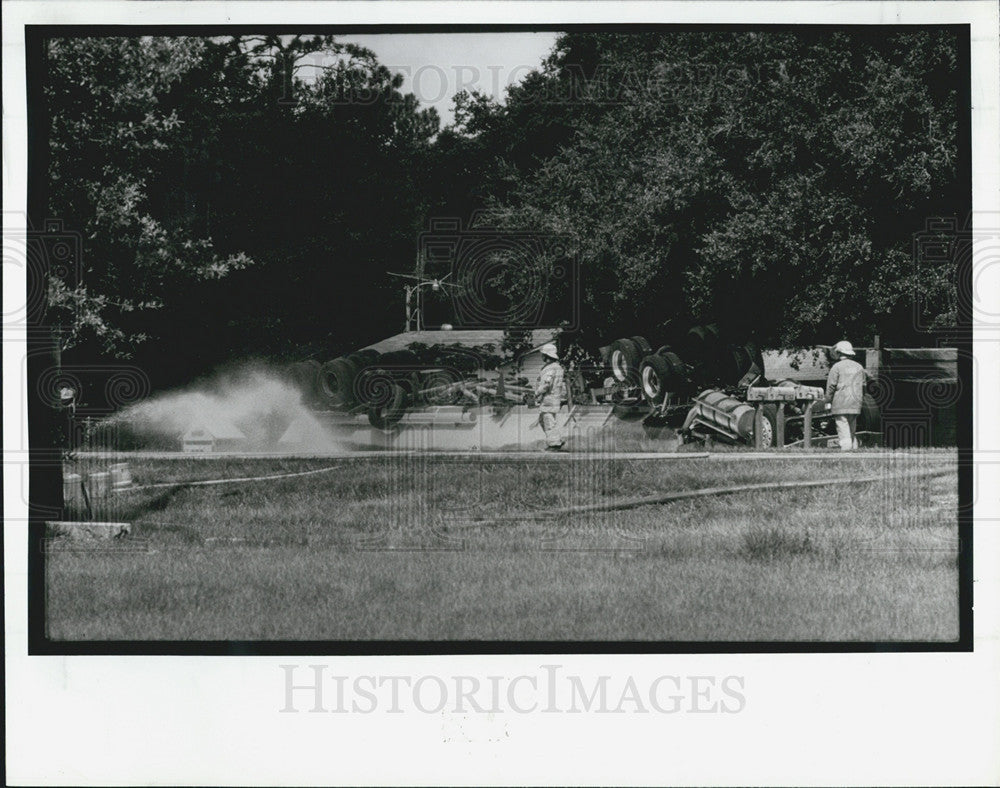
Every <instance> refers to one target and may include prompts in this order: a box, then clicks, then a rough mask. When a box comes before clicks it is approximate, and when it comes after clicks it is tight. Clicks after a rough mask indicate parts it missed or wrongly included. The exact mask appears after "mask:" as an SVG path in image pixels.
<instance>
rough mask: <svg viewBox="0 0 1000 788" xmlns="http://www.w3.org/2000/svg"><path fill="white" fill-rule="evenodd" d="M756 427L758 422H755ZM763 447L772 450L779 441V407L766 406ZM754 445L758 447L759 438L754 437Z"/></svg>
mask: <svg viewBox="0 0 1000 788" xmlns="http://www.w3.org/2000/svg"><path fill="white" fill-rule="evenodd" d="M754 425H755V426H756V421H754ZM762 437H763V441H762V443H763V445H764V447H765V448H772V447H774V446H775V445H776V442H777V440H778V407H777V406H776V405H765V406H764V423H763V425H762ZM753 445H754V446H756V445H757V436H756V435H754V442H753Z"/></svg>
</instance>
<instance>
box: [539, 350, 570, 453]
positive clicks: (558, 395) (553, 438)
mask: <svg viewBox="0 0 1000 788" xmlns="http://www.w3.org/2000/svg"><path fill="white" fill-rule="evenodd" d="M540 351H541V354H542V358H543V359H544V361H545V364H544V366H543V367H542V371H541V372H540V373H539V374H538V382H537V383H536V385H535V401H536V402H537V403H538V406H539V408H540V409H541V413H540V414H539V417H538V421H539V423H540V424H541V425H542V431H543V432H544V433H545V448H546V449H547V450H548V451H559V449H561V448H562V445H563V443H564V442H565V441H564V439H563V436H562V431H561V430H560V429H559V428H558V426H557V424H556V414H557V413H558V412H559V408H560V406H561V405H562V398H563V391H564V390H565V387H566V384H565V377H564V373H563V368H562V365H561V364H560V363H559V353H558V351H557V350H556V346H555V345H554V344H553V343H552V342H549V343H548V344H545V345H542V347H541V348H540Z"/></svg>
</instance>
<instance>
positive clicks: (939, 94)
mask: <svg viewBox="0 0 1000 788" xmlns="http://www.w3.org/2000/svg"><path fill="white" fill-rule="evenodd" d="M956 57H957V54H956V39H955V37H954V36H953V35H952V34H951V33H933V32H906V33H894V34H888V35H887V34H885V33H875V34H861V33H857V32H831V33H811V34H810V33H752V32H747V33H736V32H734V33H717V32H716V33H677V34H666V35H660V34H656V35H630V34H621V35H595V34H571V35H566V36H563V37H562V38H561V39H560V40H559V41H558V44H557V46H556V49H555V51H554V53H553V54H552V56H551V57H550V58H549V59H548V61H547V62H546V64H545V67H544V69H543V71H542V73H541V74H539V75H536V77H535V79H534V80H533V81H530V82H526V83H525V85H523V86H522V87H521V88H519V89H518V90H515V91H512V92H511V95H510V97H509V100H508V102H507V105H506V106H500V105H498V104H495V103H490V102H488V101H485V100H483V99H482V98H481V97H473V99H471V100H470V99H466V100H465V101H464V108H465V110H466V117H461V120H462V123H463V129H464V130H465V132H466V133H467V135H468V136H469V137H471V139H472V140H473V141H478V140H480V139H484V138H485V139H489V140H490V147H491V148H493V147H495V148H498V149H499V150H501V151H502V157H503V160H504V162H505V164H506V165H507V169H506V178H505V179H504V182H503V183H502V184H501V185H500V186H499V187H498V188H495V189H494V190H493V193H492V196H493V201H492V205H493V209H494V210H493V216H494V220H495V221H496V223H497V224H500V225H502V226H506V227H511V228H517V229H520V230H524V229H529V228H530V229H534V230H536V231H538V232H541V233H553V234H560V235H563V236H565V237H566V238H568V239H569V240H570V242H571V245H572V251H573V252H574V253H575V254H576V255H577V256H578V259H579V261H580V264H581V268H582V276H583V285H584V296H585V307H586V314H587V317H588V319H587V324H588V325H589V326H594V327H596V328H597V329H598V330H599V331H600V332H603V333H605V335H607V334H608V333H610V334H614V333H619V334H625V335H628V334H629V333H634V331H635V329H636V328H642V329H643V330H650V331H652V330H653V329H654V328H655V327H657V326H662V325H664V324H665V323H669V322H678V321H680V322H683V321H691V320H694V321H697V320H703V319H712V320H716V321H719V322H720V323H722V324H728V327H729V328H731V329H734V330H738V331H740V332H744V333H752V334H756V335H757V336H758V337H759V338H760V339H762V340H764V341H767V342H791V343H808V342H815V341H826V342H829V341H831V340H830V338H831V337H836V336H844V335H847V336H852V337H855V338H856V339H855V341H858V342H864V341H870V339H871V337H872V335H873V334H874V333H882V335H883V336H887V337H890V338H892V340H894V341H905V340H907V339H911V336H910V334H911V332H912V327H913V318H912V310H913V305H914V302H915V295H917V294H919V302H920V303H921V304H922V305H923V306H924V307H925V308H926V309H927V310H928V311H929V314H924V315H922V316H921V319H922V320H923V321H924V323H925V324H928V323H930V324H937V325H941V326H946V325H954V324H955V322H956V315H955V314H954V311H953V310H954V303H955V302H954V298H953V297H950V296H951V293H952V292H953V276H952V264H951V263H950V262H948V261H945V262H943V263H941V264H939V265H938V266H937V267H929V266H926V265H924V266H921V267H919V269H918V267H916V266H915V265H914V262H913V257H912V243H913V236H914V234H915V233H918V232H920V231H921V230H923V229H924V226H925V221H926V220H927V218H929V217H933V216H938V215H955V214H960V215H961V214H964V211H963V208H964V209H965V210H968V193H967V191H966V192H964V193H963V191H962V189H963V188H966V189H967V186H965V187H963V186H962V185H961V184H962V183H963V179H962V177H961V173H960V171H959V162H958V129H959V121H958V117H959V116H958V112H959V110H958V106H957V101H958V99H957V94H956V91H957V67H958V66H957V63H956ZM469 144H470V145H471V144H474V143H473V142H470V143H469ZM965 183H967V182H965Z"/></svg>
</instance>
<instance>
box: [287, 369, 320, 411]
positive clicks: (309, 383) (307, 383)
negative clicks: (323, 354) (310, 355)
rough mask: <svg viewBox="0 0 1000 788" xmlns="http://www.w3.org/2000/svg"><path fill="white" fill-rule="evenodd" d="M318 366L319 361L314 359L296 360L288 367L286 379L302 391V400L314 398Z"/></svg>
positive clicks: (309, 400) (308, 400)
mask: <svg viewBox="0 0 1000 788" xmlns="http://www.w3.org/2000/svg"><path fill="white" fill-rule="evenodd" d="M319 368H320V365H319V362H318V361H315V360H309V361H297V362H295V363H294V364H292V365H291V366H289V367H288V380H289V382H290V383H291V384H292V385H293V386H295V387H296V388H297V389H298V390H299V391H301V392H302V399H303V400H304V401H307V402H311V401H313V400H315V399H316V393H317V391H316V390H317V383H318V378H319Z"/></svg>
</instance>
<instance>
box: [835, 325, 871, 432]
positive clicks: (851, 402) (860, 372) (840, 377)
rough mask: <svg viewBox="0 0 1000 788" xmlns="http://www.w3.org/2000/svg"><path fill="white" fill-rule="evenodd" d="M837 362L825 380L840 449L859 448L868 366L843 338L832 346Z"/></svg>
mask: <svg viewBox="0 0 1000 788" xmlns="http://www.w3.org/2000/svg"><path fill="white" fill-rule="evenodd" d="M832 355H833V358H834V362H835V363H834V365H833V366H832V367H830V375H829V377H828V378H827V381H826V398H827V400H828V401H829V402H830V415H831V416H833V419H834V422H835V423H836V425H837V443H838V444H839V445H840V450H841V451H852V450H854V449H857V448H858V438H857V435H856V432H857V423H858V414H859V413H861V401H862V398H863V397H864V391H865V380H866V377H867V375H866V373H865V368H864V367H862V366H861V365H860V364H859V363H858V362H857V361H855V360H854V347H853V346H852V345H851V343H850V342H848V341H847V340H844V341H842V342H838V343H837V344H836V345H834V346H833V351H832Z"/></svg>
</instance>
